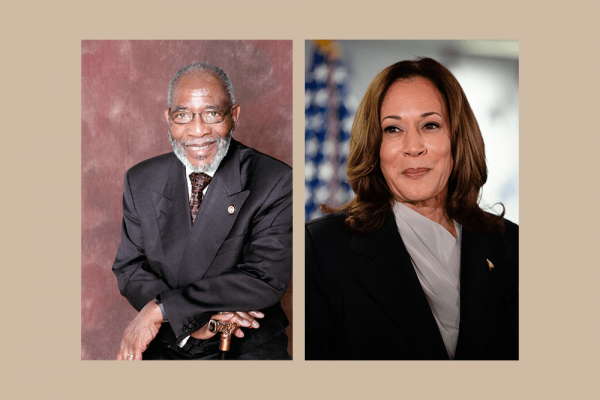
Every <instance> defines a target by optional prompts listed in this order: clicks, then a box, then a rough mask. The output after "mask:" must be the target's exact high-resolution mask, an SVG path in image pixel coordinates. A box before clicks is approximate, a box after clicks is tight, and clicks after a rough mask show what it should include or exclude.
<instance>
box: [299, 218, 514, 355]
mask: <svg viewBox="0 0 600 400" xmlns="http://www.w3.org/2000/svg"><path fill="white" fill-rule="evenodd" d="M505 222H506V232H505V233H504V234H502V235H499V236H492V235H475V234H473V233H471V232H469V231H468V230H467V229H465V228H464V227H463V231H462V247H461V272H460V326H459V336H458V343H457V347H456V354H455V359H518V356H519V352H518V345H519V342H518V334H519V329H518V324H519V320H518V263H519V257H518V252H519V232H518V229H519V228H518V226H517V225H515V224H513V223H512V222H510V221H505ZM305 238H306V294H305V296H306V297H305V300H306V359H307V360H324V359H351V360H384V359H388V360H419V359H425V360H436V359H437V360H443V359H448V354H447V352H446V348H445V347H444V342H443V341H442V337H441V334H440V333H439V329H438V326H437V324H436V322H435V319H434V317H433V314H432V312H431V309H430V307H429V304H428V302H427V298H426V296H425V293H424V292H423V289H422V288H421V284H420V283H419V279H418V278H417V274H416V272H415V270H414V268H413V266H412V264H411V261H410V258H409V255H408V252H407V251H406V248H405V246H404V243H403V242H402V239H401V237H400V234H399V232H398V227H397V225H396V221H395V219H394V215H393V214H392V213H390V215H389V216H388V217H387V218H386V220H385V223H384V225H383V227H382V228H381V229H380V230H379V231H378V232H376V233H375V234H373V235H370V236H366V237H365V236H362V237H361V236H356V235H353V234H351V233H350V232H349V231H348V230H346V228H345V227H344V215H341V214H334V215H328V216H325V217H322V218H319V219H316V220H313V221H310V222H308V223H307V224H306V236H305ZM486 259H489V260H490V261H491V262H492V263H493V265H494V269H493V270H490V268H489V266H488V263H487V261H486Z"/></svg>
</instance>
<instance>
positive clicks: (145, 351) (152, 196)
mask: <svg viewBox="0 0 600 400" xmlns="http://www.w3.org/2000/svg"><path fill="white" fill-rule="evenodd" d="M239 116H240V106H239V105H238V104H236V103H235V99H234V95H233V88H232V85H231V82H230V80H229V77H228V76H227V74H226V73H225V72H224V71H223V70H222V69H220V68H218V67H216V66H214V65H211V64H209V63H205V62H200V63H195V64H191V65H188V66H187V67H185V68H183V69H181V70H180V71H179V72H178V73H177V74H175V76H174V77H173V79H172V80H171V83H170V85H169V95H168V108H167V109H166V110H165V119H166V121H167V124H168V127H169V136H170V139H171V143H172V145H173V150H174V152H173V153H168V154H163V155H161V156H158V157H154V158H152V159H149V160H146V161H143V162H141V163H140V164H138V165H136V166H134V167H133V168H131V169H130V170H129V171H128V172H127V174H126V175H125V186H124V195H123V228H122V238H121V245H120V246H119V250H118V252H117V257H116V260H115V263H114V266H113V271H114V273H115V274H116V276H117V280H118V283H119V289H120V291H121V294H122V295H123V296H125V297H126V298H127V300H128V301H129V302H130V303H131V304H132V305H133V306H134V307H135V308H136V309H137V310H138V311H139V314H138V315H137V316H136V318H135V319H134V320H133V321H132V322H131V324H130V325H129V326H128V327H127V328H126V330H125V333H124V335H123V340H122V343H121V348H120V349H119V353H118V356H117V359H122V360H140V359H142V358H143V359H211V358H217V357H218V345H219V344H218V343H219V338H218V335H217V336H215V333H213V332H211V330H209V329H208V322H209V320H211V319H212V320H217V321H223V322H235V323H237V324H239V325H240V327H242V328H247V329H243V330H242V329H237V330H236V331H235V335H236V336H237V337H238V338H237V339H234V341H233V345H232V346H231V350H230V352H229V354H230V356H228V358H235V359H285V358H288V357H289V356H288V354H287V336H286V335H285V327H286V326H287V324H288V320H287V318H286V316H285V314H284V312H283V310H282V309H281V305H280V300H281V297H282V296H283V294H284V293H285V290H286V288H287V286H288V284H289V281H290V278H291V269H292V258H291V256H292V252H291V248H292V171H291V169H290V168H289V167H288V166H287V165H285V164H283V163H281V162H279V161H277V160H274V159H272V158H270V157H268V156H266V155H264V154H261V153H259V152H257V151H255V150H253V149H250V148H248V147H246V146H244V145H242V144H240V143H238V142H237V141H235V140H234V139H232V138H231V133H232V132H233V131H234V129H235V126H236V124H237V121H238V118H239ZM251 310H253V311H251ZM255 318H258V319H260V322H258V321H257V320H256V319H255ZM211 326H213V327H214V323H213V324H211Z"/></svg>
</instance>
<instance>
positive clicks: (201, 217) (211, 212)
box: [178, 139, 250, 286]
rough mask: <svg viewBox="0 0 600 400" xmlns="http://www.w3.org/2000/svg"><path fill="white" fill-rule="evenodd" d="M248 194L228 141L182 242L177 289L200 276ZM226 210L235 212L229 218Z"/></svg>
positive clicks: (233, 145)
mask: <svg viewBox="0 0 600 400" xmlns="http://www.w3.org/2000/svg"><path fill="white" fill-rule="evenodd" d="M249 194H250V191H249V190H242V176H241V173H240V153H239V150H238V146H237V142H236V141H235V140H233V139H232V140H231V144H230V147H229V151H228V152H227V155H226V156H225V158H224V159H223V160H222V161H221V164H220V165H219V168H218V169H217V172H216V173H215V175H214V176H213V179H212V180H211V182H210V185H209V187H208V190H207V192H206V195H205V199H204V200H202V204H201V205H200V208H199V210H198V215H197V216H196V222H195V223H194V225H193V227H192V229H191V234H190V235H189V237H188V239H187V240H186V241H185V243H186V246H185V248H184V249H183V258H182V260H181V267H180V270H179V277H178V286H183V285H185V284H187V283H189V282H193V281H196V280H200V279H201V278H202V277H203V276H204V274H205V273H206V271H207V270H208V268H209V267H210V265H211V264H212V261H213V259H214V258H215V256H216V254H217V251H218V250H219V248H220V247H221V245H222V244H223V242H224V241H225V239H226V238H227V235H228V234H229V232H230V230H231V227H232V226H233V224H234V223H235V221H236V219H237V218H238V215H239V211H240V210H241V208H242V206H243V204H244V202H245V201H246V198H247V197H248V195H249ZM230 206H233V207H234V209H235V211H234V212H233V214H231V213H230V212H229V211H228V209H229V207H230Z"/></svg>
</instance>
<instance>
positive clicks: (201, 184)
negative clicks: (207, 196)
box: [190, 172, 211, 224]
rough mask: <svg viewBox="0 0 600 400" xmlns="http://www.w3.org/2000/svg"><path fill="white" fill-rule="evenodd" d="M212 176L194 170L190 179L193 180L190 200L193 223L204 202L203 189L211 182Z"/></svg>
mask: <svg viewBox="0 0 600 400" xmlns="http://www.w3.org/2000/svg"><path fill="white" fill-rule="evenodd" d="M210 180H211V177H210V176H208V175H206V174H204V173H196V172H192V173H191V174H190V181H191V182H192V201H191V202H190V212H191V213H192V224H193V223H194V221H195V220H196V215H198V208H199V207H200V203H202V191H203V190H204V188H205V187H206V186H208V184H209V183H210Z"/></svg>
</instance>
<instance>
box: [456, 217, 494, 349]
mask: <svg viewBox="0 0 600 400" xmlns="http://www.w3.org/2000/svg"><path fill="white" fill-rule="evenodd" d="M497 245H498V239H497V238H496V237H494V236H482V235H475V234H472V233H470V232H469V231H467V230H466V229H464V228H463V235H462V247H461V273H460V328H459V334H458V343H457V345H456V354H455V356H456V358H457V359H471V360H472V359H479V358H480V354H481V352H482V350H483V348H484V346H485V344H486V342H487V338H488V336H489V333H490V330H491V328H492V325H493V321H494V315H495V312H496V308H497V306H498V300H499V298H498V297H499V290H498V286H499V279H498V278H499V273H498V271H495V270H490V268H489V265H488V263H487V261H486V260H490V261H491V262H492V263H493V264H494V265H495V266H501V265H502V254H501V253H499V252H496V251H494V248H495V247H496V246H497Z"/></svg>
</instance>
